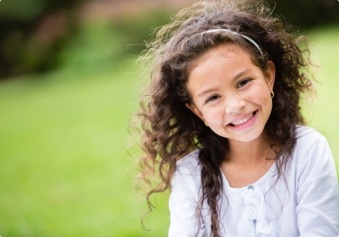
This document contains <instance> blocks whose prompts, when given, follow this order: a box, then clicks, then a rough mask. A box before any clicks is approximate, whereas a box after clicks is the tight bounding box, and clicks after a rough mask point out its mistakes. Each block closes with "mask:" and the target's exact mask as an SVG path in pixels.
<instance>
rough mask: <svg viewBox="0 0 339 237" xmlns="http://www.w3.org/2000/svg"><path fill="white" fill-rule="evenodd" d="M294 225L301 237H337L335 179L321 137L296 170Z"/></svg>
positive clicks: (338, 199)
mask: <svg viewBox="0 0 339 237" xmlns="http://www.w3.org/2000/svg"><path fill="white" fill-rule="evenodd" d="M298 173H299V174H298V180H297V197H296V198H297V207H296V212H297V222H298V227H299V231H300V236H301V237H321V236H322V237H338V236H339V191H338V179H337V174H336V169H335V164H334V160H333V157H332V153H331V150H330V148H329V145H328V143H327V141H326V139H325V138H324V137H320V139H317V140H316V142H314V143H313V144H312V146H311V147H310V149H309V150H308V152H307V154H306V156H305V159H304V160H303V161H302V163H301V164H300V167H298Z"/></svg>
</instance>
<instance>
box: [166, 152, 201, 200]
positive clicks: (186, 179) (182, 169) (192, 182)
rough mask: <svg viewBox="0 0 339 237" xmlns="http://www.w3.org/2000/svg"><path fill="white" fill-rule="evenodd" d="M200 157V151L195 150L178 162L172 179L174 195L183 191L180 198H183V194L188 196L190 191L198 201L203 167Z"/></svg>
mask: <svg viewBox="0 0 339 237" xmlns="http://www.w3.org/2000/svg"><path fill="white" fill-rule="evenodd" d="M198 156H199V150H195V151H193V152H191V153H189V154H188V155H186V156H184V157H183V158H182V159H181V160H179V161H178V162H177V165H176V169H175V172H174V174H173V179H172V193H173V192H174V193H175V192H177V191H175V190H180V189H182V192H180V193H181V194H180V196H182V195H183V194H182V193H185V195H188V192H187V191H188V190H190V191H191V193H192V194H193V196H195V198H196V199H198V196H197V195H198V191H199V189H200V184H201V177H200V172H201V167H200V164H199V158H198Z"/></svg>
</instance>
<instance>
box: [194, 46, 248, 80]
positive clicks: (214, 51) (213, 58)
mask: <svg viewBox="0 0 339 237" xmlns="http://www.w3.org/2000/svg"><path fill="white" fill-rule="evenodd" d="M220 60H221V61H224V62H225V63H227V64H229V63H232V64H233V63H239V62H240V63H245V64H251V65H253V66H254V64H253V62H252V60H251V55H250V53H249V52H248V51H247V50H245V49H243V48H242V47H241V46H239V45H237V44H233V43H231V44H230V43H228V44H222V45H218V46H216V47H213V48H210V49H208V50H207V51H205V52H204V53H202V54H201V55H199V57H198V58H196V59H195V60H194V61H193V62H192V64H191V67H190V70H189V77H190V76H191V74H192V73H194V74H195V73H196V72H197V71H200V70H201V69H202V68H205V69H206V68H211V69H212V70H213V68H215V67H216V66H217V64H218V63H219V62H220ZM225 66H226V65H225Z"/></svg>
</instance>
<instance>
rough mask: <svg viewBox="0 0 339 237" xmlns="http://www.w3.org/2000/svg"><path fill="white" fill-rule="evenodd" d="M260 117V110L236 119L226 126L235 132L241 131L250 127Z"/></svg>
mask: <svg viewBox="0 0 339 237" xmlns="http://www.w3.org/2000/svg"><path fill="white" fill-rule="evenodd" d="M257 117H258V110H255V111H253V112H252V113H249V114H247V115H245V116H242V118H239V119H236V120H234V121H233V122H231V123H229V124H227V125H226V126H227V127H229V128H232V129H235V130H241V129H244V128H248V127H250V126H251V125H252V124H253V123H254V122H255V121H256V119H257Z"/></svg>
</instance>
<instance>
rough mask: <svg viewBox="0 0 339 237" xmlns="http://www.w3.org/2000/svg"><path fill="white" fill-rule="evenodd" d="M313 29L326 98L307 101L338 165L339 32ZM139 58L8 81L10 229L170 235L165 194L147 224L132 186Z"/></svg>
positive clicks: (0, 218)
mask: <svg viewBox="0 0 339 237" xmlns="http://www.w3.org/2000/svg"><path fill="white" fill-rule="evenodd" d="M310 34H311V39H312V40H313V42H314V52H315V56H316V61H318V62H319V63H321V64H322V67H321V68H320V69H319V72H318V75H317V78H318V79H319V81H320V83H319V84H317V88H318V98H317V99H316V100H315V101H314V102H313V104H311V105H310V107H308V108H306V107H305V108H304V110H305V113H306V115H307V117H308V120H309V121H310V125H311V126H313V127H315V128H317V129H319V130H320V131H322V132H323V133H324V134H325V135H326V137H327V138H328V140H329V143H330V145H331V147H332V149H333V154H334V156H335V157H336V164H337V168H338V165H339V148H338V147H339V141H338V139H337V137H336V136H337V134H338V131H339V125H338V123H337V121H339V106H337V105H336V101H337V99H338V94H337V91H336V89H337V88H339V83H338V81H336V77H337V74H338V71H339V69H338V68H337V65H336V61H337V60H336V58H337V55H338V54H339V48H338V47H337V42H338V41H339V32H338V31H337V30H336V28H335V27H333V28H331V27H330V28H326V29H317V30H314V31H312V32H310ZM133 61H134V58H132V57H129V58H128V59H126V60H122V61H119V62H118V63H115V64H116V65H117V66H109V65H106V64H105V65H104V66H102V67H100V65H99V66H98V67H89V68H86V67H82V68H80V69H79V68H75V69H74V68H73V69H72V67H70V68H67V69H65V70H60V71H58V72H54V73H50V74H48V75H45V76H26V77H23V78H17V79H13V80H11V81H7V82H2V83H1V84H0V108H1V113H0V132H1V136H0V144H1V149H0V187H1V192H0V193H1V195H0V235H1V236H3V237H19V236H20V237H22V236H25V237H33V236H34V237H46V236H48V237H60V236H62V237H77V236H79V237H80V236H81V237H87V236H88V237H90V236H91V237H92V236H97V237H105V236H119V237H137V236H157V237H158V236H166V235H167V228H168V211H167V204H166V201H164V200H163V199H161V198H159V202H158V209H157V210H156V211H155V213H153V214H151V215H150V216H149V217H147V218H146V224H147V226H148V227H150V228H151V229H152V231H151V232H146V231H144V230H142V228H141V225H140V217H141V215H142V214H143V213H144V211H145V205H144V201H143V200H141V199H140V198H139V196H138V195H137V193H136V191H135V188H134V187H133V179H134V175H135V170H134V168H133V162H134V160H133V159H134V158H133V156H131V155H130V154H129V152H128V141H129V133H128V130H127V126H128V120H129V115H130V114H131V113H132V112H133V111H135V110H136V107H137V97H138V96H137V95H138V93H139V92H138V91H139V86H140V82H139V81H138V79H139V74H138V72H137V71H136V67H135V66H134V64H133ZM91 63H92V62H91ZM75 64H76V63H75ZM338 170H339V169H338Z"/></svg>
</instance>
